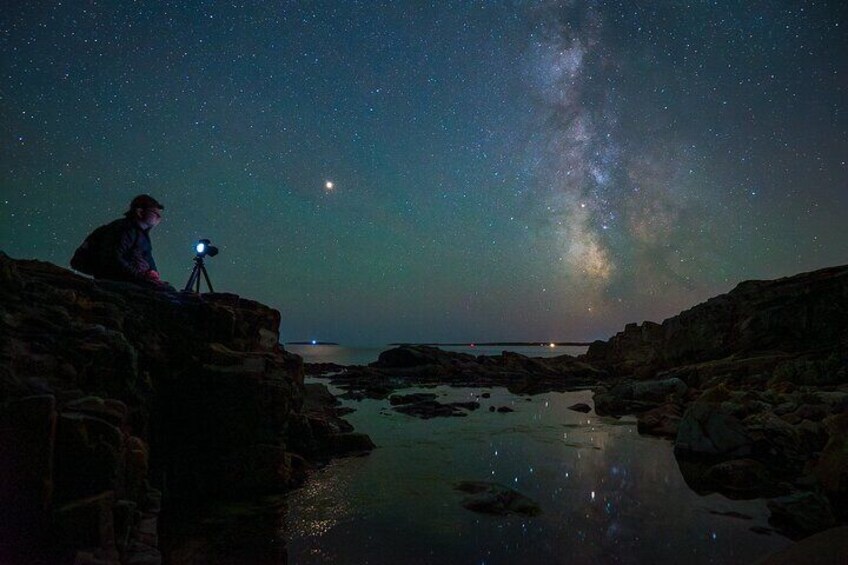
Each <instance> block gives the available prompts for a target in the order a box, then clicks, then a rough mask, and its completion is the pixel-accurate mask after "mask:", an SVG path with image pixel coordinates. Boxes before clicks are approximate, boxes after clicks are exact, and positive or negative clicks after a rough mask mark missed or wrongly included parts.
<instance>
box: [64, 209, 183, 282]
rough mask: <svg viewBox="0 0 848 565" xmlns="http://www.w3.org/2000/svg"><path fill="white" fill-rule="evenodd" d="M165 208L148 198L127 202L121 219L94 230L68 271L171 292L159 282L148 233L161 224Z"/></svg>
mask: <svg viewBox="0 0 848 565" xmlns="http://www.w3.org/2000/svg"><path fill="white" fill-rule="evenodd" d="M163 210H165V207H164V206H162V205H161V204H160V203H159V202H158V201H157V200H156V199H155V198H153V197H152V196H150V195H148V194H140V195H138V196H136V197H135V198H133V200H132V202H130V208H129V210H127V211H126V212H125V213H124V217H123V218H121V219H119V220H115V221H114V222H111V223H109V224H106V225H104V226H100V227H99V228H97V229H96V230H94V231H93V232H92V233H91V234H89V235H88V237H86V238H85V241H84V242H83V243H82V245H80V247H79V249H77V251H76V253H75V254H74V257H73V259H71V267H73V268H74V269H76V270H77V271H81V272H83V273H85V274H88V275H91V276H93V277H94V278H96V279H107V280H115V281H126V282H134V283H139V284H143V285H147V286H153V287H158V288H169V289H170V288H173V287H171V286H170V285H169V284H168V283H166V282H164V281H162V280H161V279H160V278H159V271H158V270H157V268H156V261H155V260H154V259H153V246H152V244H151V242H150V230H152V229H153V228H155V227H156V226H158V225H159V222H161V221H162V212H163Z"/></svg>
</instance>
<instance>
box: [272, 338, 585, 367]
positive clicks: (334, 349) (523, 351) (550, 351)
mask: <svg viewBox="0 0 848 565" xmlns="http://www.w3.org/2000/svg"><path fill="white" fill-rule="evenodd" d="M282 345H283V347H284V348H285V350H286V351H289V352H291V353H295V354H297V355H300V356H301V357H303V362H304V363H335V364H336V365H367V364H369V363H373V362H374V361H376V360H377V359H378V358H379V356H380V353H382V352H383V351H387V350H389V349H393V348H394V347H397V346H396V345H391V344H385V345H364V346H349V345H342V344H338V345H331V344H323V343H318V344H315V345H312V344H302V343H298V344H282ZM437 347H438V348H439V349H442V350H443V351H450V352H453V353H468V354H470V355H475V356H477V355H500V354H501V353H503V352H504V351H509V352H510V353H518V354H520V355H525V356H527V357H559V356H560V355H572V356H577V355H582V354H583V353H586V351H587V350H588V349H589V347H588V346H586V345H554V346H553V347H551V345H550V344H548V345H517V346H510V345H502V346H499V345H440V346H437Z"/></svg>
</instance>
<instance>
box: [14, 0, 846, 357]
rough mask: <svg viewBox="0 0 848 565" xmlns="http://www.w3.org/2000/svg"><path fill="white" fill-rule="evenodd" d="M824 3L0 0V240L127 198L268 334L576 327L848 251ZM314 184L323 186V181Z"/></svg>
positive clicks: (479, 337)
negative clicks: (276, 330) (208, 249)
mask: <svg viewBox="0 0 848 565" xmlns="http://www.w3.org/2000/svg"><path fill="white" fill-rule="evenodd" d="M846 16H848V8H846V5H845V3H843V2H842V1H839V0H834V1H831V2H805V1H799V2H788V1H769V2H766V1H755V2H750V1H733V2H724V1H715V2H669V1H659V2H656V1H650V2H649V1H644V2H584V1H573V2H529V1H526V2H524V1H522V2H447V1H445V2H432V3H431V2H397V3H384V2H355V1H345V2H342V1H337V2H305V1H304V2H264V3H263V2H154V1H150V2H92V1H86V2H83V1H79V2H74V1H68V2H61V3H59V2H49V1H36V2H22V1H12V0H4V1H3V2H2V8H0V56H1V59H0V60H1V61H2V75H0V76H2V80H1V81H0V139H2V142H0V143H2V145H0V189H2V196H1V197H0V249H2V250H3V251H5V252H6V253H8V254H9V255H11V256H12V257H15V258H37V259H42V260H47V261H51V262H54V263H57V264H59V265H63V266H67V264H68V261H69V258H70V256H71V255H72V254H73V251H74V249H75V248H76V246H77V245H79V243H80V242H81V241H82V239H83V238H84V236H85V235H86V234H87V233H88V232H89V231H90V230H91V229H93V228H94V227H96V226H98V225H100V224H103V223H106V222H108V221H110V220H112V219H115V218H117V217H119V216H120V215H121V214H122V213H123V212H124V210H125V209H126V206H127V204H128V203H129V200H130V199H131V198H132V197H133V196H134V195H136V194H139V193H150V194H152V195H153V196H154V197H156V198H157V199H159V200H160V201H161V202H163V204H164V205H165V208H166V209H165V213H164V220H163V222H162V224H161V225H160V226H159V227H158V228H156V229H155V230H154V231H153V232H152V239H153V242H154V254H155V256H156V259H157V262H158V263H159V267H160V271H161V273H162V277H163V278H164V279H166V280H169V281H170V282H171V283H172V284H174V286H176V287H179V288H181V287H182V286H183V285H184V284H185V282H186V279H187V278H188V275H189V271H190V269H191V267H192V257H193V250H192V243H193V241H194V240H195V239H197V238H199V237H208V238H210V239H212V240H213V242H214V243H216V244H217V245H218V246H219V247H220V248H221V253H220V255H218V256H217V257H215V258H213V259H210V260H208V262H207V265H208V268H209V272H210V275H211V277H212V282H213V284H214V286H215V290H221V291H228V292H234V293H237V294H240V295H242V296H245V297H249V298H253V299H256V300H259V301H261V302H264V303H266V304H269V305H271V306H273V307H275V308H278V309H279V310H280V311H281V312H282V315H283V322H282V327H281V330H282V335H281V339H282V340H284V341H292V340H305V339H313V338H314V339H321V340H331V341H338V342H343V343H349V344H372V343H373V344H380V343H387V342H390V341H492V340H545V341H548V340H590V339H595V338H606V337H608V336H610V335H611V334H613V333H614V332H616V331H618V330H620V329H621V328H622V327H623V325H624V324H625V323H627V322H635V321H642V320H654V321H661V320H662V319H664V318H665V317H668V316H671V315H674V314H676V313H678V312H679V311H680V310H683V309H686V308H688V307H691V306H693V305H695V304H697V303H699V302H701V301H703V300H705V299H707V298H709V297H710V296H714V295H716V294H719V293H722V292H726V291H728V290H730V289H731V288H732V287H733V286H735V285H736V284H737V283H738V282H740V281H742V280H746V279H752V278H775V277H780V276H786V275H791V274H795V273H798V272H801V271H808V270H812V269H816V268H820V267H825V266H830V265H836V264H844V263H848V242H846V239H847V238H846V236H848V227H846V218H848V166H846V160H848V115H846V90H848V35H846V32H848V17H846ZM328 183H331V184H328Z"/></svg>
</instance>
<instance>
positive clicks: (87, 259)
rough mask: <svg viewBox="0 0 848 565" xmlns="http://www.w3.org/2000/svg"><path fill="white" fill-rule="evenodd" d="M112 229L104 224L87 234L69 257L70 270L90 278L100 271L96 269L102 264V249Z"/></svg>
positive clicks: (112, 227) (109, 225)
mask: <svg viewBox="0 0 848 565" xmlns="http://www.w3.org/2000/svg"><path fill="white" fill-rule="evenodd" d="M113 229H114V226H113V224H106V225H105V226H100V227H99V228H97V229H96V230H94V231H93V232H91V233H90V234H88V237H86V238H85V241H83V242H82V245H80V246H79V247H78V248H77V250H76V251H75V252H74V256H73V257H71V268H72V269H74V270H75V271H79V272H80V273H84V274H86V275H91V276H94V275H95V273H96V272H97V271H100V270H101V269H99V268H98V267H100V263H101V262H102V259H101V257H103V247H104V244H105V243H106V240H107V239H108V236H109V233H110V232H111V231H112V230H113Z"/></svg>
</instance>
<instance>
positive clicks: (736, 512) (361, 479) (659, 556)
mask: <svg viewBox="0 0 848 565" xmlns="http://www.w3.org/2000/svg"><path fill="white" fill-rule="evenodd" d="M428 390H429V391H430V392H436V393H437V394H439V395H440V397H439V400H440V401H442V402H458V401H466V400H468V399H469V398H471V399H477V400H478V401H479V402H480V403H481V405H482V407H481V409H480V410H477V411H475V412H472V413H470V414H469V416H468V417H466V418H437V419H433V420H427V421H424V420H418V419H415V418H411V417H409V416H405V415H402V414H399V413H396V412H394V411H392V410H390V409H389V405H388V402H387V401H378V400H365V401H362V402H361V403H352V404H350V405H351V406H353V407H355V408H357V411H356V412H354V413H353V414H351V415H350V416H348V418H349V420H350V421H351V423H352V424H353V425H354V426H355V427H356V428H357V430H359V431H363V432H365V433H368V434H369V435H371V437H372V439H373V440H374V442H375V443H376V444H377V445H378V446H379V447H378V449H376V450H375V451H374V452H373V453H372V454H371V455H370V456H368V457H366V458H360V459H350V460H343V461H340V462H337V463H335V464H333V465H331V466H329V467H327V468H325V469H323V470H322V471H320V472H318V473H317V474H316V475H315V476H314V477H313V478H312V479H311V481H310V482H309V484H308V485H307V486H306V487H305V488H303V489H301V490H299V491H297V492H295V493H293V494H292V495H291V496H290V497H289V505H288V514H287V520H286V522H287V524H288V526H287V532H286V535H287V537H288V544H287V545H288V553H289V556H290V558H291V560H292V562H294V563H327V562H338V563H348V562H357V563H359V562H369V563H398V562H403V563H444V562H456V563H482V562H485V563H515V562H532V563H542V562H544V563H589V562H593V563H597V562H617V563H644V562H680V561H682V560H688V561H691V562H693V563H708V562H721V563H747V562H750V561H752V560H755V559H756V558H758V557H761V556H763V555H765V554H768V553H770V552H772V551H775V550H777V549H780V548H782V547H785V546H786V545H788V544H789V542H788V540H785V539H784V538H782V537H779V536H777V535H760V534H757V533H754V532H752V531H751V530H750V528H751V527H754V526H757V527H764V528H765V527H767V523H766V518H767V511H766V508H765V504H764V503H763V502H762V501H731V500H728V499H726V498H724V497H722V496H720V495H717V494H714V495H711V496H708V497H700V496H698V495H697V494H695V493H693V492H692V491H691V490H689V489H688V488H687V487H686V485H685V483H684V482H683V480H682V478H681V476H680V472H679V469H678V467H677V463H676V461H675V460H674V457H673V454H672V451H671V445H670V443H669V442H667V441H663V440H658V439H654V438H646V437H642V436H639V435H638V433H637V432H636V427H635V421H633V420H630V421H624V422H622V421H615V420H607V419H601V418H598V417H597V416H595V415H594V414H593V413H589V414H582V413H578V412H574V411H572V410H569V409H568V408H567V407H568V406H571V405H573V404H575V403H577V402H585V403H587V404H589V405H592V398H591V397H592V395H591V392H589V391H583V392H572V393H549V394H544V395H538V396H536V397H533V399H532V400H531V401H528V399H526V398H524V397H520V396H515V395H512V394H510V393H508V392H507V391H505V390H503V389H487V390H486V392H490V393H491V398H481V397H480V395H481V393H482V392H484V390H482V389H451V388H449V387H437V388H435V389H428ZM404 392H405V393H406V392H414V391H404ZM489 406H495V407H498V406H510V407H511V408H513V409H514V410H515V412H512V413H507V414H500V413H491V412H489V410H488V407H489ZM463 480H488V481H494V482H499V483H502V484H504V485H507V486H510V487H512V488H514V489H516V490H518V491H520V492H521V493H523V494H525V495H527V496H529V497H530V498H532V499H534V500H535V501H537V502H538V503H539V505H540V506H541V507H542V511H543V514H542V515H540V516H537V517H533V518H525V517H518V516H507V517H491V516H487V515H480V514H475V513H473V512H470V511H468V510H466V509H464V508H462V506H461V505H460V501H461V499H462V493H459V492H457V491H455V490H454V488H453V487H454V485H455V484H456V483H457V482H459V481H463ZM740 516H742V517H750V519H743V518H741V517H740Z"/></svg>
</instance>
